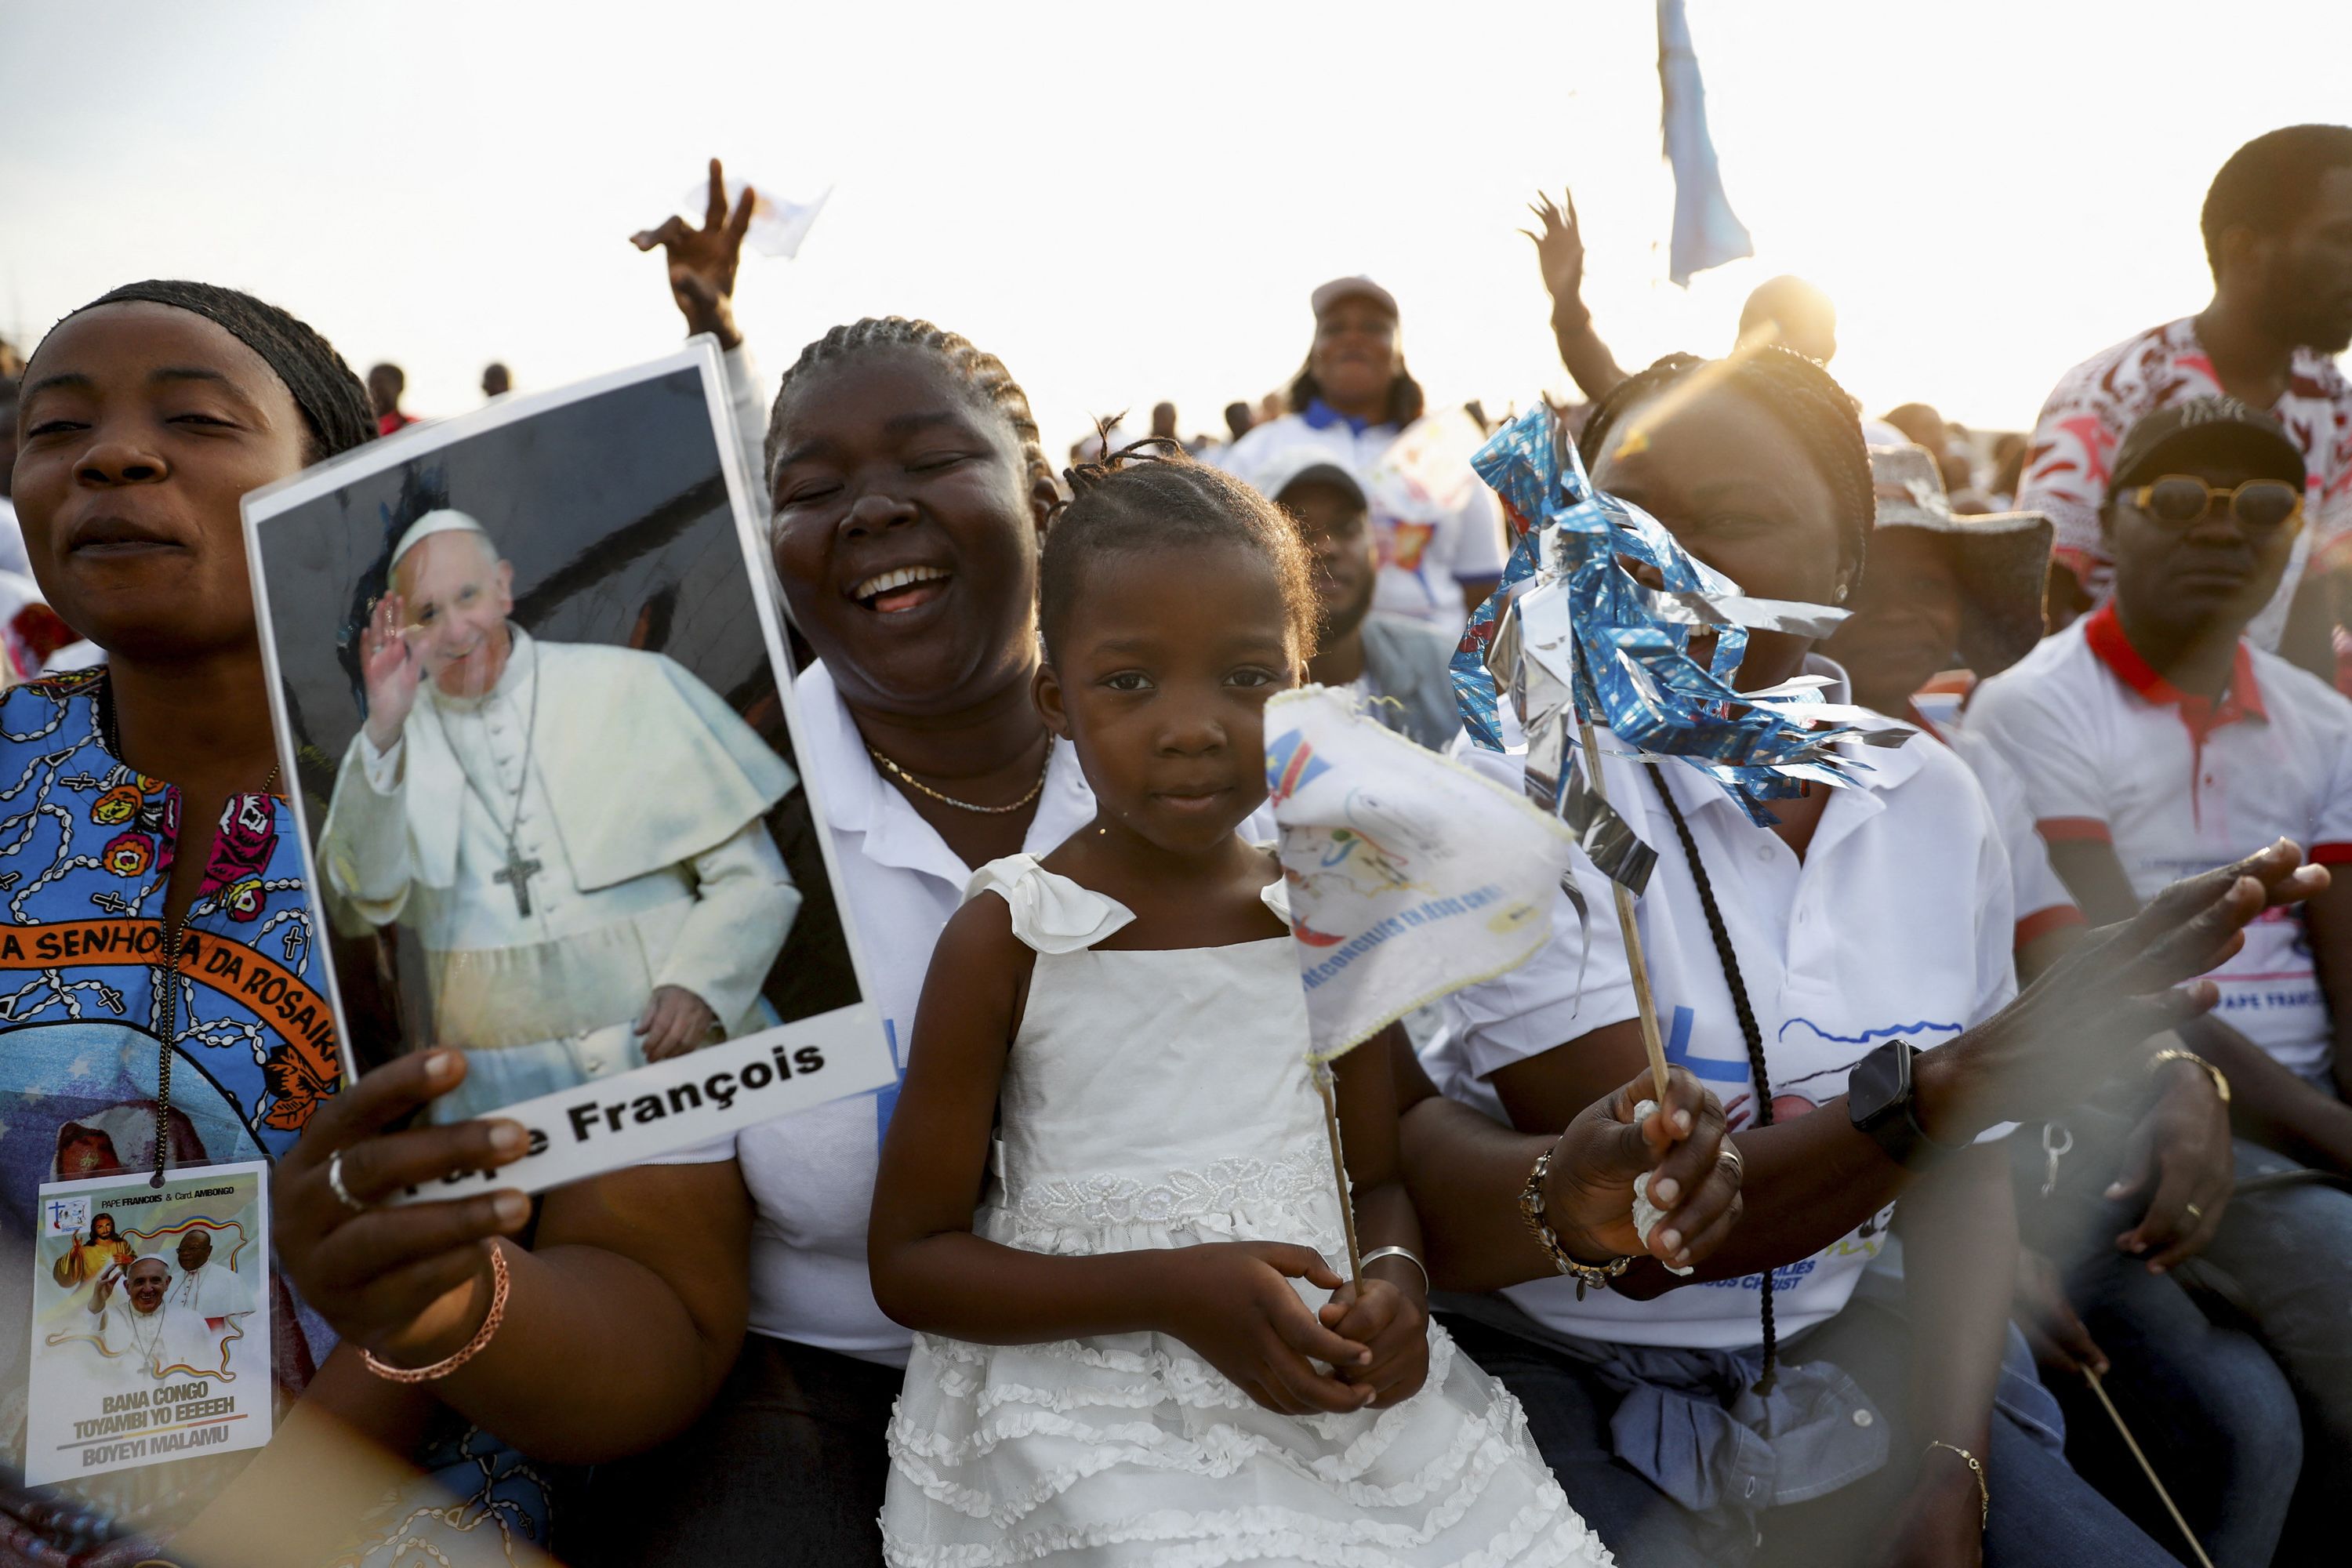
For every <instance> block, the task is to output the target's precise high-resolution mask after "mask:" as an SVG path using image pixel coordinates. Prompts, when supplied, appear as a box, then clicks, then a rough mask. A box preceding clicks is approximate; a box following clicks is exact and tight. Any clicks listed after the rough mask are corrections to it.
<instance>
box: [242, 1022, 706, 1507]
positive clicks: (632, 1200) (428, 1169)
mask: <svg viewBox="0 0 2352 1568" xmlns="http://www.w3.org/2000/svg"><path fill="white" fill-rule="evenodd" d="M464 1068H465V1061H464V1058H462V1057H461V1056H459V1055H458V1053H457V1052H455V1051H426V1052H421V1053H418V1054H416V1055H414V1056H408V1057H404V1058H400V1059H399V1060H397V1061H394V1062H392V1063H389V1064H387V1065H386V1066H384V1067H381V1068H376V1069H375V1070H374V1071H373V1072H371V1073H369V1074H368V1075H367V1076H365V1077H364V1078H362V1079H361V1080H360V1081H359V1082H358V1083H357V1084H356V1085H354V1086H353V1087H352V1088H350V1089H345V1090H344V1091H343V1092H342V1093H341V1094H339V1095H337V1096H336V1097H335V1098H334V1099H333V1100H331V1101H329V1102H328V1103H327V1104H326V1105H325V1106H324V1107H323V1108H322V1109H321V1110H320V1111H319V1113H318V1115H317V1117H316V1118H314V1120H313V1121H312V1123H311V1126H310V1130H309V1131H306V1132H305V1133H304V1134H303V1137H302V1140H301V1142H299V1143H297V1144H296V1145H295V1147H294V1149H293V1150H292V1151H291V1152H289V1153H288V1155H287V1156H286V1158H285V1159H284V1160H283V1161H281V1162H280V1163H279V1165H278V1181H277V1184H276V1191H275V1193H274V1194H273V1205H274V1213H275V1217H276V1222H277V1229H278V1250H279V1255H280V1257H281V1258H282V1259H283V1261H284V1266H285V1268H286V1271H287V1273H288V1274H289V1276H290V1277H291V1278H292V1279H293V1280H294V1282H295V1284H296V1285H297V1286H298V1288H299V1289H300V1290H301V1291H302V1294H303V1296H304V1298H305V1299H306V1300H309V1301H310V1304H311V1305H312V1306H313V1307H315V1308H317V1309H318V1310H319V1311H320V1312H321V1313H322V1314H324V1315H325V1317H326V1318H327V1320H328V1321H330V1322H331V1323H332V1324H334V1326H335V1328H336V1330H337V1331H338V1332H340V1333H341V1335H342V1336H343V1338H344V1340H345V1342H347V1343H348V1344H351V1345H356V1346H364V1347H366V1348H368V1349H370V1350H373V1352H375V1353H376V1355H377V1356H378V1357H380V1358H381V1359H383V1360H384V1361H386V1362H388V1363H391V1364H393V1365H394V1366H425V1365H429V1364H431V1363H434V1362H436V1361H439V1360H441V1359H442V1358H444V1357H446V1356H448V1355H450V1354H452V1353H454V1352H457V1350H458V1349H460V1348H461V1347H463V1346H464V1345H466V1344H467V1342H470V1341H471V1340H472V1338H473V1336H474V1334H475V1333H476V1332H477V1331H478V1330H479V1329H480V1327H481V1325H482V1323H483V1322H484V1321H486V1320H487V1318H488V1312H489V1308H490V1300H491V1294H492V1285H491V1281H492V1270H491V1265H490V1253H489V1249H490V1248H491V1247H499V1249H501V1250H502V1251H503V1253H504V1254H505V1258H506V1261H507V1265H508V1268H509V1273H510V1284H509V1298H508V1302H507V1308H506V1317H505V1320H504V1322H503V1323H502V1325H501V1326H500V1328H499V1331H498V1332H497V1333H496V1334H495V1335H494V1336H493V1337H492V1338H491V1340H490V1342H489V1343H488V1345H487V1346H485V1347H484V1348H483V1349H482V1351H481V1352H479V1353H478V1354H477V1355H476V1356H475V1357H474V1358H473V1359H472V1360H470V1361H468V1362H467V1363H466V1364H465V1365H464V1366H462V1367H460V1368H459V1369H458V1370H457V1371H456V1372H454V1373H450V1374H449V1375H448V1376H446V1377H445V1378H442V1379H440V1380H439V1381H437V1382H436V1383H435V1384H432V1386H431V1393H432V1394H433V1395H434V1396H436V1397H437V1398H439V1400H440V1401H441V1402H442V1403H443V1404H445V1405H448V1406H449V1407H450V1408H452V1409H454V1410H457V1411H458V1412H459V1413H461V1414H462V1415H466V1416H467V1417H468V1418H469V1419H471V1420H473V1421H474V1422H476V1423H478V1425H480V1426H483V1427H484V1428H485V1429H487V1430H488V1431H491V1432H494V1433H496V1434H497V1435H498V1436H500V1437H503V1438H505V1439H506V1440H507V1441H509V1442H510V1443H512V1444H514V1445H515V1446H516V1447H520V1448H521V1449H523V1450H525V1451H526V1452H528V1453H530V1454H533V1455H536V1456H538V1457H540V1458H545V1459H550V1460H554V1461H558V1462H565V1463H575V1464H589V1463H596V1462H601V1461H604V1460H607V1459H614V1458H622V1457H623V1456H625V1455H628V1454H632V1453H635V1452H637V1451H639V1450H641V1449H643V1448H646V1447H651V1446H652V1445H654V1444H655V1443H657V1442H660V1441H662V1440H663V1439H665V1438H667V1437H669V1436H674V1435H675V1434H676V1433H677V1432H679V1431H681V1430H683V1429H684V1428H685V1426H687V1425H688V1423H689V1422H690V1421H692V1420H693V1419H694V1417H695V1416H696V1415H698V1414H700V1413H701V1411H702V1408H703V1407H704V1406H705V1405H707V1404H709V1400H710V1396H711V1395H712V1394H714V1393H715V1392H716V1391H717V1389H718V1387H719V1381H720V1379H722V1378H723V1377H724V1376H725V1375H726V1373H727V1370H728V1368H729V1367H730V1366H731V1365H732V1364H733V1363H734V1359H735V1352H736V1351H737V1349H738V1348H739V1347H740V1344H741V1342H742V1336H743V1330H744V1321H745V1318H746V1316H747V1314H748V1310H749V1308H748V1304H747V1303H748V1294H749V1286H748V1283H747V1276H746V1269H747V1264H746V1253H747V1248H748V1245H749V1237H750V1231H751V1198H750V1194H748V1193H746V1192H745V1190H744V1187H743V1182H742V1177H741V1175H740V1173H739V1172H738V1171H737V1169H736V1167H735V1164H734V1162H732V1161H730V1160H720V1161H716V1162H712V1163H707V1164H696V1165H640V1166H635V1167H631V1168H629V1169H626V1170H622V1171H614V1172H610V1173H606V1174H604V1175H601V1176H595V1177H591V1178H589V1179H587V1180H585V1181H582V1182H575V1183H573V1184H571V1185H570V1186H567V1187H563V1188H561V1189H559V1190H557V1191H556V1192H553V1193H551V1194H547V1195H546V1197H545V1198H544V1199H543V1200H542V1202H541V1205H540V1218H539V1226H538V1230H537V1233H536V1236H535V1237H534V1240H533V1246H532V1249H531V1250H529V1251H526V1250H524V1249H523V1248H522V1247H520V1246H519V1245H517V1244H516V1243H515V1242H513V1241H512V1240H510V1239H508V1237H509V1236H510V1235H511V1233H513V1232H514V1231H517V1230H519V1229H520V1228H521V1227H522V1226H523V1225H524V1223H525V1222H526V1221H528V1220H529V1218H530V1211H531V1205H530V1200H529V1199H527V1198H525V1197H524V1196H523V1195H522V1194H520V1193H516V1192H511V1191H508V1192H497V1193H490V1194H483V1195H481V1196H478V1197H469V1198H461V1199H456V1200H446V1201H438V1202H429V1203H420V1204H410V1205H397V1206H386V1205H378V1200H381V1199H383V1198H384V1197H386V1196H389V1195H390V1194H394V1193H395V1192H398V1191H400V1190H402V1189H404V1188H405V1187H408V1186H411V1185H423V1184H427V1183H430V1182H433V1181H435V1180H436V1179H437V1178H439V1177H440V1176H441V1175H442V1174H443V1173H446V1172H449V1171H453V1170H495V1169H497V1168H498V1167H499V1166H500V1165H502V1164H504V1163H508V1162H509V1161H510V1160H512V1159H514V1158H516V1157H517V1156H518V1155H520V1153H521V1152H523V1148H524V1141H523V1139H522V1137H521V1132H522V1129H521V1127H520V1124H519V1123H516V1122H513V1121H504V1120H502V1119H501V1120H493V1121H463V1122H457V1123H455V1124H453V1125H449V1126H441V1127H434V1126H418V1127H412V1128H408V1129H406V1130H404V1131H398V1132H390V1133H387V1132H384V1131H383V1129H384V1128H385V1127H387V1126H391V1125H393V1124H394V1123H395V1122H397V1121H399V1120H400V1119H401V1118H403V1117H404V1116H406V1115H407V1114H408V1113H410V1112H411V1111H413V1110H416V1109H417V1108H418V1107H420V1106H422V1105H424V1104H425V1103H426V1102H427V1101H428V1100H432V1099H434V1098H435V1097H436V1096H437V1095H440V1094H444V1093H446V1092H447V1091H448V1090H449V1089H453V1088H455V1087H456V1086H457V1084H458V1083H459V1082H460V1081H462V1079H463V1077H464ZM339 1148H340V1149H342V1150H343V1151H344V1152H343V1163H342V1173H343V1181H344V1184H345V1185H346V1186H347V1187H348V1188H349V1189H350V1190H351V1192H352V1195H353V1196H354V1197H355V1198H357V1199H359V1200H360V1201H362V1203H367V1204H370V1205H378V1206H371V1207H369V1208H368V1209H367V1210H366V1211H365V1212H364V1213H360V1214H353V1213H352V1211H351V1210H350V1209H348V1208H346V1207H345V1206H344V1205H343V1204H342V1202H341V1200H340V1199H339V1198H337V1197H336V1196H335V1194H334V1192H333V1190H332V1188H331V1185H330V1184H329V1182H328V1174H327V1171H328V1165H329V1162H330V1157H331V1155H332V1153H333V1152H334V1151H335V1150H337V1149H339ZM583 1366H594V1367H599V1368H601V1369H603V1370H602V1371H601V1372H600V1373H598V1375H597V1376H596V1377H594V1378H593V1379H588V1378H583V1377H581V1376H580V1375H579V1370H580V1368H582V1367H583ZM345 1382H346V1384H347V1385H348V1386H349V1387H351V1388H352V1390H353V1391H354V1392H357V1391H358V1390H362V1389H364V1388H366V1385H365V1384H358V1383H356V1382H353V1381H352V1380H348V1379H347V1380H345ZM394 1404H396V1402H394ZM385 1413H386V1414H387V1415H393V1414H396V1412H394V1410H391V1409H389V1408H388V1409H387V1411H386V1412H385Z"/></svg>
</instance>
